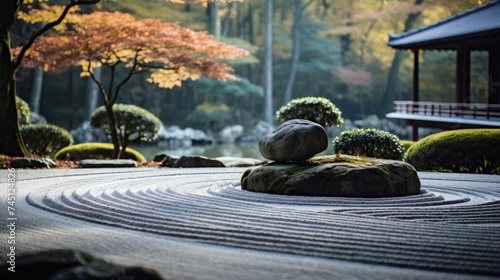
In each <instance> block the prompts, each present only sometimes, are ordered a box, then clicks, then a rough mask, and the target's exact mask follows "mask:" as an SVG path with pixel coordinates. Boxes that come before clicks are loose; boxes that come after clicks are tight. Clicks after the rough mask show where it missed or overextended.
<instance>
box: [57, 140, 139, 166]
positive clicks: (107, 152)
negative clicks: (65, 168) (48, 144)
mask: <svg viewBox="0 0 500 280" xmlns="http://www.w3.org/2000/svg"><path fill="white" fill-rule="evenodd" d="M112 153H113V144H109V143H83V144H77V145H72V146H68V147H65V148H63V149H61V150H60V151H59V152H57V154H56V155H55V157H54V158H55V159H57V160H82V159H110V158H111V154H112ZM123 158H125V159H132V160H135V161H140V162H145V161H146V158H145V157H144V156H143V155H142V154H141V153H139V152H138V151H136V150H134V149H131V148H127V149H126V153H125V155H124V156H123Z"/></svg>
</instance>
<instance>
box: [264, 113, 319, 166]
mask: <svg viewBox="0 0 500 280" xmlns="http://www.w3.org/2000/svg"><path fill="white" fill-rule="evenodd" d="M327 147H328V137H327V136H326V132H325V129H324V128H323V127H322V126H321V125H319V124H317V123H314V122H311V121H308V120H301V119H294V120H289V121H286V122H284V123H282V124H281V125H280V126H278V127H277V128H276V129H275V130H274V131H273V132H272V133H270V134H267V135H265V136H264V137H262V138H261V139H260V141H259V150H260V153H261V154H262V156H263V157H265V158H267V159H269V160H274V161H280V162H284V161H303V160H306V159H309V158H311V157H313V156H314V155H315V154H317V153H320V152H322V151H324V150H325V149H326V148H327Z"/></svg>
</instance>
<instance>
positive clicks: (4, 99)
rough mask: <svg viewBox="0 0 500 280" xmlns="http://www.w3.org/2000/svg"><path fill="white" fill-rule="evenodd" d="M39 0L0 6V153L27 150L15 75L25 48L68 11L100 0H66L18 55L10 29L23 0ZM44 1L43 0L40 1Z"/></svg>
mask: <svg viewBox="0 0 500 280" xmlns="http://www.w3.org/2000/svg"><path fill="white" fill-rule="evenodd" d="M35 1H36V0H4V1H2V8H1V9H0V131H1V133H0V154H6V155H10V156H26V155H27V154H28V150H27V149H26V146H25V145H24V143H23V140H22V136H21V133H20V130H19V118H18V115H17V109H16V79H15V74H16V70H17V69H18V67H19V65H20V64H21V62H22V60H23V58H24V54H25V52H26V50H28V49H29V48H30V47H31V45H32V44H33V42H34V41H35V39H36V38H37V37H38V36H40V35H42V34H44V33H45V32H47V31H49V30H51V29H52V28H53V27H55V26H58V25H59V24H60V23H61V22H62V21H63V19H64V18H65V16H66V15H67V13H68V12H69V11H70V10H71V9H72V8H73V7H75V6H80V5H92V4H96V3H98V2H99V1H100V0H67V1H60V3H64V2H66V5H65V6H63V7H62V8H61V9H59V13H58V14H57V15H55V17H54V16H53V17H52V18H51V20H47V21H45V24H44V25H43V26H42V27H41V28H40V29H37V30H36V31H35V32H34V33H33V34H31V35H30V37H29V39H28V41H27V42H26V43H25V44H24V45H23V46H22V47H21V48H20V49H19V50H18V54H17V55H16V56H12V52H11V28H12V24H13V23H14V21H15V19H16V15H17V14H18V12H19V11H20V9H21V6H23V4H24V3H27V4H29V3H33V2H35ZM40 1H43V0H40Z"/></svg>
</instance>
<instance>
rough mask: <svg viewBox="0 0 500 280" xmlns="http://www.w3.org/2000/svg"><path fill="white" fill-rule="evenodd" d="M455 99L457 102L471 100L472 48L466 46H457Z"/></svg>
mask: <svg viewBox="0 0 500 280" xmlns="http://www.w3.org/2000/svg"><path fill="white" fill-rule="evenodd" d="M455 100H456V103H469V102H470V50H469V49H467V48H466V47H465V46H459V47H458V48H457V77H456V89H455ZM457 107H458V106H457Z"/></svg>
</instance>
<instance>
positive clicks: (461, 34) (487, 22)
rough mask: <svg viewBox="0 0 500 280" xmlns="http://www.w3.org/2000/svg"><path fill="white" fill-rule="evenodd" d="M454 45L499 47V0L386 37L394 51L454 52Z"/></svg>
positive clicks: (480, 47)
mask: <svg viewBox="0 0 500 280" xmlns="http://www.w3.org/2000/svg"><path fill="white" fill-rule="evenodd" d="M458 44H469V45H471V48H473V49H474V48H477V49H485V48H487V47H491V44H496V46H498V47H500V0H494V1H491V2H488V3H487V4H484V5H481V6H478V7H476V8H473V9H470V10H467V11H465V12H462V13H458V14H455V15H453V16H450V17H448V18H445V19H443V20H441V21H438V22H435V23H432V24H430V25H427V26H424V27H420V28H417V29H413V30H410V31H408V32H404V33H400V34H396V35H393V34H389V42H388V45H389V46H391V47H393V48H396V49H456V48H457V46H458Z"/></svg>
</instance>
